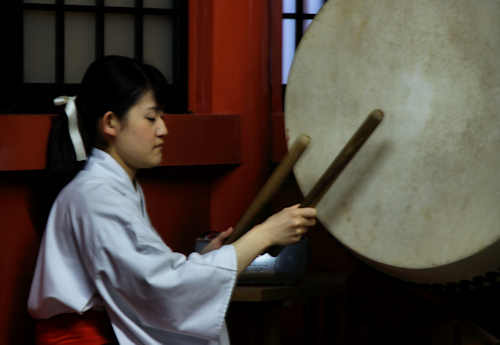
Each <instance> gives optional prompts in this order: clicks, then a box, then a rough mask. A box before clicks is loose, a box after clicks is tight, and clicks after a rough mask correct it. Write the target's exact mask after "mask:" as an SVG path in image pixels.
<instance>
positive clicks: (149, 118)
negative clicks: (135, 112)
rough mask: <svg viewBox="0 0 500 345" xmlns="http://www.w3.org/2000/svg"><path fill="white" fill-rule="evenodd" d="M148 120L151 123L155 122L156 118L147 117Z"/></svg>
mask: <svg viewBox="0 0 500 345" xmlns="http://www.w3.org/2000/svg"><path fill="white" fill-rule="evenodd" d="M146 119H147V120H148V121H149V122H155V120H156V119H155V118H154V117H146Z"/></svg>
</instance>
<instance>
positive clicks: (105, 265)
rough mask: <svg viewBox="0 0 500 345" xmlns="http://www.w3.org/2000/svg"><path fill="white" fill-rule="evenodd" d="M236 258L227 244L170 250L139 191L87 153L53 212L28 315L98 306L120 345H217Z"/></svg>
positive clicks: (109, 161) (118, 170)
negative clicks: (196, 249)
mask: <svg viewBox="0 0 500 345" xmlns="http://www.w3.org/2000/svg"><path fill="white" fill-rule="evenodd" d="M236 260H237V259H236V253H235V251H234V247H233V246H231V245H228V246H223V247H221V248H220V249H218V250H214V251H212V252H209V253H207V254H204V255H200V254H197V253H193V254H191V255H189V256H188V257H186V256H184V255H182V254H179V253H174V252H172V250H171V249H170V248H169V247H167V246H166V245H165V243H164V242H163V241H162V239H161V238H160V236H159V235H158V233H157V232H156V231H155V229H154V228H153V227H152V225H151V222H150V220H149V217H148V215H147V212H146V207H145V203H144V195H143V193H142V190H141V188H140V186H139V184H136V188H134V185H133V183H132V182H131V180H130V178H129V176H128V175H127V173H126V172H125V170H123V168H122V167H121V166H120V165H119V164H118V163H117V162H116V161H115V160H114V159H113V158H112V157H111V156H110V155H108V154H107V153H105V152H103V151H101V150H98V149H94V150H93V152H92V155H91V156H90V158H89V160H88V162H87V164H86V166H85V168H84V169H83V170H82V171H81V172H80V173H79V174H78V175H77V176H76V177H75V178H74V179H73V181H71V182H70V183H69V184H68V185H67V186H66V187H65V188H64V189H63V190H62V191H61V193H60V194H59V196H58V197H57V199H56V201H55V203H54V205H53V206H52V210H51V213H50V216H49V219H48V222H47V227H46V230H45V233H44V237H43V239H42V242H41V247H40V252H39V254H38V260H37V264H36V270H35V275H34V279H33V283H32V286H31V291H30V296H29V300H28V310H29V312H30V314H31V315H32V316H33V317H34V318H41V319H44V318H49V317H51V316H54V315H57V314H62V313H68V312H76V313H84V312H85V311H87V310H90V309H99V308H102V307H104V308H105V309H106V311H107V313H108V315H109V317H110V320H111V323H112V326H113V330H114V332H115V334H116V337H117V339H118V341H119V343H120V344H122V345H125V344H148V345H149V344H155V345H156V344H168V345H181V344H189V345H198V344H200V345H202V344H203V345H206V344H226V343H229V340H228V337H227V332H226V329H225V324H224V316H225V313H226V310H227V307H228V305H229V300H230V297H231V294H232V289H233V287H234V285H235V282H236V273H237V262H236Z"/></svg>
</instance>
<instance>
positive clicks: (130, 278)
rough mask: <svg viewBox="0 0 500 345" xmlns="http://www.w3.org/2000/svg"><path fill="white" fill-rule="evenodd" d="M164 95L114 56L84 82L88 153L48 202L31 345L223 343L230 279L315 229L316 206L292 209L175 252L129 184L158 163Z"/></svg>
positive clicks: (130, 63)
mask: <svg viewBox="0 0 500 345" xmlns="http://www.w3.org/2000/svg"><path fill="white" fill-rule="evenodd" d="M162 88H163V86H162V78H161V75H159V74H158V71H157V70H155V69H154V68H151V67H150V66H144V65H141V64H139V63H137V62H136V61H135V60H132V59H129V58H125V57H118V56H110V57H105V58H103V59H100V60H98V61H96V62H94V63H93V64H91V65H90V67H89V69H88V70H87V72H86V74H85V76H84V78H83V81H82V85H81V91H80V92H79V94H78V96H77V98H76V108H77V110H78V116H79V121H80V128H81V131H82V135H83V138H84V141H85V143H86V149H87V152H90V157H89V158H88V161H87V163H86V165H85V168H84V169H83V170H82V171H81V172H80V173H79V174H78V175H77V176H76V177H75V178H74V179H73V180H72V181H71V182H70V183H69V184H68V185H67V186H66V187H65V188H64V189H63V190H62V191H61V193H60V194H59V196H58V197H57V199H56V201H55V202H54V205H53V207H52V210H51V213H50V216H49V219H48V222H47V227H46V231H45V233H44V237H43V239H42V243H41V247H40V252H39V256H38V261H37V265H36V271H35V276H34V279H33V283H32V287H31V293H30V296H29V301H28V308H29V311H30V313H31V315H32V316H33V317H34V318H36V319H39V320H38V322H37V341H38V344H87V345H88V344H108V343H109V344H111V343H113V344H117V343H119V344H169V345H171V344H175V345H177V344H179V345H180V344H189V345H196V344H223V343H228V339H227V334H226V331H225V326H224V316H225V313H226V309H227V307H228V304H229V300H230V297H231V293H232V289H233V287H234V285H235V282H236V276H237V274H238V273H240V272H241V271H243V270H244V269H245V268H246V267H247V266H248V265H249V264H250V262H251V261H252V260H253V259H254V258H255V257H256V256H257V255H259V254H261V253H262V252H263V251H265V250H266V248H268V247H269V246H271V245H287V244H291V243H294V242H297V241H298V240H300V238H301V237H302V235H303V234H304V233H305V232H306V231H307V228H308V227H309V226H312V225H313V224H315V215H316V211H315V209H312V208H298V206H293V207H290V208H286V209H284V210H282V211H281V212H279V213H277V214H275V215H273V216H271V217H270V218H269V219H267V220H266V221H265V222H263V223H261V224H259V225H257V226H255V227H254V228H253V229H251V230H250V231H249V232H248V233H246V234H245V235H244V236H242V237H241V238H240V239H239V240H237V241H236V242H235V243H233V244H232V245H225V246H221V244H222V242H223V240H224V239H225V238H226V237H227V236H228V235H229V234H230V232H231V230H227V231H225V232H222V233H221V234H220V235H219V236H218V237H217V238H216V239H215V240H213V241H212V242H211V243H210V244H209V245H208V247H207V249H206V250H205V253H203V254H197V253H193V254H191V255H190V256H188V257H186V256H184V255H182V254H179V253H174V252H172V250H171V249H170V248H169V247H168V246H166V245H165V243H164V242H163V241H162V240H161V238H160V236H159V235H158V233H157V232H156V231H155V229H154V228H153V226H152V225H151V222H150V220H149V217H148V215H147V212H146V207H145V202H144V195H143V193H142V190H141V187H140V185H139V184H138V183H137V181H136V180H135V175H136V172H137V170H138V169H142V168H150V167H154V166H157V165H158V164H160V162H161V160H162V148H163V140H164V137H165V136H166V135H167V133H168V130H167V128H166V126H165V123H164V122H163V120H162V111H161V106H162V102H161V99H160V98H161V97H160V92H161V91H160V90H161V89H162ZM107 318H109V321H108V319H107ZM103 320H104V321H103ZM109 324H110V325H111V326H112V327H106V325H109Z"/></svg>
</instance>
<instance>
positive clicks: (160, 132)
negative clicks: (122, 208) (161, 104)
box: [156, 117, 168, 137]
mask: <svg viewBox="0 0 500 345" xmlns="http://www.w3.org/2000/svg"><path fill="white" fill-rule="evenodd" d="M167 134H168V129H167V125H165V121H164V120H163V117H160V123H159V125H158V127H157V129H156V135H157V136H159V137H163V136H165V135H167Z"/></svg>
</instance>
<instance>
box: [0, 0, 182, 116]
mask: <svg viewBox="0 0 500 345" xmlns="http://www.w3.org/2000/svg"><path fill="white" fill-rule="evenodd" d="M134 1H135V2H134V7H117V6H105V5H104V0H96V1H95V5H70V4H64V0H55V3H54V4H36V3H24V1H16V3H15V4H13V5H11V8H9V12H10V13H14V15H13V16H12V17H14V18H15V20H11V24H12V21H14V26H15V30H14V32H15V33H17V34H14V35H13V36H14V37H13V38H12V41H13V42H11V46H12V48H13V49H12V52H13V55H14V56H16V57H17V58H15V57H14V58H10V59H8V60H9V61H8V62H7V65H8V67H4V68H5V70H6V71H5V72H6V74H7V81H8V82H10V84H11V85H12V86H13V87H12V89H11V90H10V92H9V96H10V97H9V96H8V97H6V98H7V100H6V101H2V103H1V104H0V112H2V113H54V112H55V110H56V109H55V107H54V105H53V104H52V100H53V99H54V98H55V97H57V96H60V95H75V94H77V92H78V88H79V83H65V82H64V72H65V71H64V68H65V67H64V66H65V64H64V62H65V56H64V52H65V50H64V48H65V47H64V34H65V26H64V14H65V13H66V12H86V13H94V14H95V58H99V57H102V56H104V47H105V42H104V37H105V32H104V23H105V14H107V13H118V14H120V13H124V14H132V15H134V58H136V59H137V60H139V61H140V62H143V61H144V36H143V31H144V20H143V19H144V16H146V15H162V16H170V17H171V18H173V20H174V24H173V27H174V29H173V30H174V34H173V46H174V55H173V80H169V87H168V92H169V100H171V102H170V103H171V104H170V105H169V109H167V110H168V112H169V113H185V112H186V110H187V94H188V85H187V76H188V71H187V69H188V54H187V50H188V49H187V45H188V42H187V38H188V4H187V1H186V0H174V8H172V9H160V8H145V7H144V3H143V0H134ZM24 10H39V11H51V12H55V16H56V19H55V20H56V23H55V83H25V82H24V42H23V40H24V32H23V31H24V23H23V15H24ZM28 100H29V101H28Z"/></svg>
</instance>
